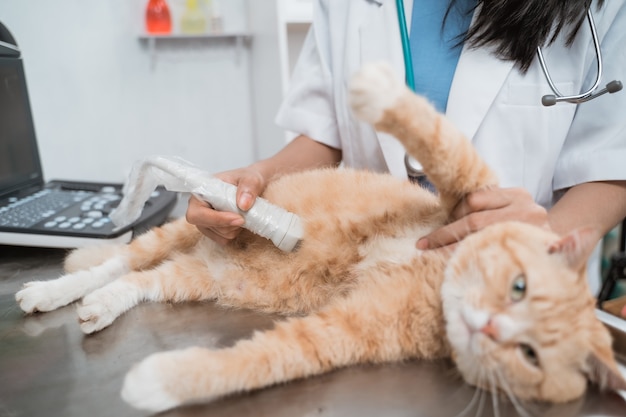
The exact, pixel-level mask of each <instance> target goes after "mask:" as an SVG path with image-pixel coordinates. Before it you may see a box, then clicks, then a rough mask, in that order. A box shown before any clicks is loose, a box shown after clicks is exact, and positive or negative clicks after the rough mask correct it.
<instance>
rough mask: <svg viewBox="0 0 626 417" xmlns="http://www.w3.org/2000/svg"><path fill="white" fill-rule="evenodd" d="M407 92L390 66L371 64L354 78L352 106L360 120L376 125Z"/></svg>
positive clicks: (351, 87) (351, 86) (351, 94)
mask: <svg viewBox="0 0 626 417" xmlns="http://www.w3.org/2000/svg"><path fill="white" fill-rule="evenodd" d="M405 92H406V87H405V86H404V84H403V83H402V82H401V81H400V80H399V78H398V76H397V75H396V74H395V73H394V72H393V69H392V68H391V67H390V66H389V65H388V64H386V63H382V62H380V63H370V64H366V65H364V66H363V68H361V69H360V70H359V71H358V72H357V73H356V74H354V76H353V77H352V81H351V83H350V105H351V106H352V109H353V110H354V113H355V114H356V115H357V117H358V118H359V119H361V120H363V121H366V122H368V123H371V124H373V125H375V124H376V123H378V122H379V121H381V120H382V118H383V115H384V113H385V111H386V110H387V109H390V108H392V107H393V106H394V104H395V103H396V101H397V100H398V99H399V98H400V97H402V95H403V94H405Z"/></svg>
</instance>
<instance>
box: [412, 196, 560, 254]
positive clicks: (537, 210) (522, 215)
mask: <svg viewBox="0 0 626 417" xmlns="http://www.w3.org/2000/svg"><path fill="white" fill-rule="evenodd" d="M452 220H453V221H452V222H451V223H449V224H447V225H445V226H443V227H441V228H439V229H437V230H435V231H434V232H432V233H430V234H429V235H427V236H425V237H423V238H422V239H420V240H419V241H418V242H417V245H416V246H417V248H418V249H422V250H425V249H435V248H440V247H443V246H447V245H451V244H454V243H456V242H458V241H460V240H462V239H463V238H464V237H466V236H467V235H469V234H470V233H473V232H476V231H478V230H481V229H483V228H484V227H486V226H489V225H491V224H494V223H499V222H503V221H507V220H517V221H522V222H526V223H531V224H534V225H537V226H541V227H549V225H548V213H547V211H546V209H545V208H543V207H542V206H540V205H538V204H537V203H535V201H534V200H533V198H532V196H531V195H530V194H529V193H528V191H526V190H525V189H524V188H493V189H489V190H481V191H477V192H474V193H470V194H468V195H467V196H466V197H465V198H464V199H463V200H461V202H460V203H459V204H458V205H457V207H456V208H455V210H454V212H453V213H452Z"/></svg>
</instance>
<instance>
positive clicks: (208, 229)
mask: <svg viewBox="0 0 626 417" xmlns="http://www.w3.org/2000/svg"><path fill="white" fill-rule="evenodd" d="M216 177H217V178H219V179H221V180H222V181H225V182H227V183H230V184H233V185H236V186H237V206H238V207H239V208H240V209H241V210H243V211H248V210H250V208H252V206H253V205H254V201H255V200H256V198H257V196H258V195H259V194H261V193H262V192H263V190H264V189H265V187H266V181H265V179H264V178H263V176H262V175H261V173H260V172H258V171H256V170H254V169H252V168H240V169H236V170H232V171H226V172H222V173H220V174H217V175H216ZM186 218H187V221H188V222H189V223H191V224H193V225H195V226H196V227H197V228H198V230H200V232H202V234H204V235H205V236H207V237H208V238H210V239H212V240H214V241H215V242H217V243H219V244H220V245H225V244H227V243H228V242H230V241H231V240H232V239H234V238H235V237H237V235H238V234H239V232H240V231H241V226H242V225H243V224H244V218H243V217H242V216H241V215H239V214H237V213H229V212H224V211H217V210H214V209H213V208H212V207H211V205H210V204H208V203H206V202H204V201H201V200H198V199H197V198H195V197H193V196H192V197H190V198H189V204H188V206H187V214H186Z"/></svg>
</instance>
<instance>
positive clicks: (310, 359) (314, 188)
mask: <svg viewBox="0 0 626 417" xmlns="http://www.w3.org/2000/svg"><path fill="white" fill-rule="evenodd" d="M350 91H351V102H352V105H353V109H354V111H355V113H356V114H357V115H358V116H359V117H360V118H362V119H363V120H366V121H368V122H370V123H372V124H373V125H374V126H375V127H376V128H377V129H379V130H384V131H387V132H389V133H392V134H394V135H395V136H396V137H398V138H399V139H400V140H401V141H402V143H403V144H404V146H405V147H406V149H407V151H408V152H409V153H410V154H411V155H413V156H415V157H418V159H419V160H420V162H421V163H422V165H423V166H424V169H425V171H426V172H427V174H428V175H429V178H430V179H431V180H432V181H433V183H434V184H435V185H436V187H437V189H438V190H439V198H438V197H435V196H434V195H433V194H431V193H429V192H428V191H425V190H423V189H421V188H419V187H417V186H414V185H411V184H409V183H408V182H406V181H401V180H399V179H395V178H393V177H391V176H389V175H385V174H376V173H371V172H363V171H354V170H349V169H338V170H330V169H329V170H318V171H311V172H304V173H300V174H295V175H290V176H285V177H282V178H280V179H279V180H277V181H276V182H273V183H272V184H270V185H269V186H268V188H267V190H266V192H265V193H264V197H265V198H267V199H268V200H269V201H271V202H273V203H275V204H277V205H279V206H282V207H284V208H285V209H287V210H289V211H292V212H294V213H296V214H298V215H299V216H300V217H301V218H302V219H303V223H304V228H305V234H304V239H303V241H302V243H301V246H300V247H299V248H298V250H297V251H295V252H293V253H283V252H281V251H280V250H278V249H276V248H275V247H274V246H272V244H271V243H270V242H269V241H267V240H265V239H263V238H259V237H257V236H255V235H253V234H251V233H249V232H247V231H245V230H244V231H242V233H241V234H240V236H239V237H238V238H237V239H236V240H235V241H234V242H232V243H231V244H230V245H228V246H226V247H221V246H219V245H217V244H215V243H214V242H213V241H211V240H209V239H207V238H205V237H203V236H202V235H201V234H200V233H199V232H198V231H197V230H196V229H195V228H194V227H193V226H191V225H189V224H187V223H186V222H185V221H184V220H183V219H181V220H178V221H175V222H172V223H169V224H166V225H164V226H163V227H161V228H157V229H154V230H152V231H150V232H148V233H146V234H144V235H142V236H140V237H139V238H137V239H135V240H134V241H133V242H131V243H130V244H129V245H128V246H119V247H110V248H90V249H81V250H78V251H75V252H73V253H72V254H71V255H70V256H69V257H68V259H67V260H66V269H67V271H68V274H67V275H65V276H63V277H61V278H59V279H57V280H53V281H47V282H32V283H28V284H26V285H25V287H24V288H23V289H22V290H21V291H19V292H18V293H17V295H16V299H17V301H18V303H19V305H20V307H21V308H22V309H23V310H24V311H25V312H27V313H32V312H35V311H50V310H53V309H55V308H58V307H61V306H62V305H65V304H68V303H70V302H72V301H74V300H77V299H79V298H81V297H82V298H83V301H82V303H81V304H80V305H79V307H78V310H77V311H78V316H79V319H80V326H81V329H82V330H83V331H84V332H85V333H92V332H95V331H98V330H101V329H103V328H104V327H106V326H108V325H110V324H111V323H112V322H113V321H114V320H115V318H117V317H118V316H119V315H121V314H123V313H124V312H125V311H127V310H128V309H130V308H132V307H133V306H135V305H136V304H138V303H139V302H142V301H159V302H168V301H173V302H179V301H187V300H216V301H217V302H218V303H220V304H223V305H228V306H234V307H249V308H254V309H257V310H263V311H269V312H280V313H284V314H291V313H298V315H297V316H296V317H292V318H288V319H286V320H284V321H280V322H278V323H276V325H275V327H274V328H273V329H272V330H268V331H265V332H257V333H255V334H254V335H253V337H252V338H251V339H249V340H241V341H239V342H238V343H236V344H235V345H234V346H232V347H229V348H226V349H219V350H209V349H203V348H191V349H187V350H180V351H172V352H163V353H158V354H154V355H151V356H149V357H148V358H146V359H145V360H144V361H142V362H140V363H139V364H137V365H136V366H134V367H133V368H132V369H131V370H130V372H129V373H128V375H127V376H126V379H125V381H124V386H123V389H122V397H123V398H124V399H125V400H126V401H127V402H129V403H130V404H131V405H133V406H135V407H138V408H141V409H146V410H151V411H160V410H165V409H168V408H172V407H176V406H179V405H181V404H185V403H190V402H198V401H209V400H211V399H214V398H217V397H220V396H223V395H227V394H230V393H233V392H239V391H246V390H252V389H257V388H261V387H265V386H268V385H272V384H275V383H278V382H283V381H288V380H292V379H295V378H301V377H306V376H311V375H316V374H320V373H322V372H326V371H329V370H331V369H335V368H338V367H342V366H348V365H351V364H357V363H364V362H388V361H400V360H403V359H411V358H440V357H448V356H451V357H452V358H453V359H454V360H455V362H456V363H457V365H458V368H459V370H460V372H461V374H462V375H463V377H464V378H465V379H466V380H467V381H468V382H469V383H471V384H474V385H477V386H481V387H485V388H487V389H490V390H494V391H502V392H505V393H506V394H507V395H510V396H515V397H517V398H521V399H538V400H544V401H551V402H563V401H568V400H571V399H574V398H576V397H579V396H580V395H582V394H583V393H584V391H585V387H586V384H587V382H588V381H591V382H593V383H596V384H599V385H600V386H601V387H604V388H608V389H624V388H625V387H626V383H625V382H624V380H623V378H622V377H621V376H620V374H619V372H618V370H617V368H616V364H615V360H614V358H613V353H612V351H611V339H610V336H609V334H608V332H607V330H606V329H605V328H604V327H603V326H602V324H601V323H600V322H599V321H598V320H597V319H596V317H595V315H594V300H593V297H592V296H591V294H590V292H589V289H588V287H587V283H586V277H585V272H584V270H585V268H584V263H585V257H586V255H587V254H588V251H589V250H590V248H591V247H593V245H594V243H595V241H596V238H597V237H596V236H593V234H592V233H590V232H589V231H585V230H583V231H577V232H574V233H572V234H571V235H568V236H565V237H562V238H561V237H558V236H556V235H555V234H553V233H552V232H549V231H547V230H543V229H540V228H536V227H534V226H529V225H525V224H521V223H502V224H498V225H494V226H491V227H488V228H486V229H484V230H483V231H480V232H477V233H475V234H473V235H471V236H470V237H468V238H466V239H465V240H464V241H463V242H461V243H459V244H458V247H457V249H456V250H455V252H454V253H453V254H452V256H451V257H449V254H448V253H447V252H441V251H426V252H421V251H419V250H417V249H416V247H415V242H416V240H417V239H418V238H419V237H420V236H424V235H425V234H427V233H428V232H429V231H431V230H433V229H435V228H436V227H438V226H440V225H442V224H444V223H445V222H446V220H447V218H448V216H449V213H450V212H451V210H452V209H453V208H454V206H455V205H456V204H457V203H458V201H459V199H460V198H462V197H463V196H464V195H466V194H467V193H469V192H472V191H475V190H479V189H482V188H485V187H491V186H495V185H496V184H497V180H496V178H495V175H494V174H493V173H492V172H491V170H490V169H489V168H488V167H487V166H486V165H485V164H484V162H483V161H482V160H481V159H480V158H479V157H478V155H477V154H476V152H475V151H474V150H473V148H472V147H471V144H470V143H469V141H467V140H466V138H464V137H463V135H462V134H460V133H459V132H458V131H457V130H456V129H455V128H454V127H453V126H452V125H451V124H450V122H449V121H447V120H446V119H445V118H444V117H443V116H441V115H439V114H437V113H436V112H435V110H434V109H433V107H432V106H431V105H430V104H429V103H427V102H426V101H425V100H424V99H422V98H420V97H418V96H415V95H414V94H412V93H411V92H410V91H409V90H407V89H406V88H405V87H404V86H403V84H402V83H401V82H400V81H398V80H397V79H396V78H395V76H394V75H393V73H392V72H391V70H390V69H389V68H387V67H386V66H384V65H370V66H367V67H365V68H364V69H363V70H362V71H360V72H359V74H358V75H357V76H356V77H355V79H354V82H353V84H352V86H351V90H350ZM444 271H445V273H444ZM522 284H523V285H522ZM572 329H575V330H572Z"/></svg>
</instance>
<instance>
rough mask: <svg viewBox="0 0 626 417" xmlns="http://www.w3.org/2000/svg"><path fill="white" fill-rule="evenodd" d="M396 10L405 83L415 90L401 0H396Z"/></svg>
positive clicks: (407, 32)
mask: <svg viewBox="0 0 626 417" xmlns="http://www.w3.org/2000/svg"><path fill="white" fill-rule="evenodd" d="M396 9H397V11H398V26H399V27H400V39H401V40H402V55H403V56H404V71H405V77H404V78H405V82H406V85H407V86H408V87H409V88H410V89H411V90H413V91H415V75H414V74H413V58H411V47H410V45H409V31H408V30H407V27H406V17H405V15H404V3H403V0H396Z"/></svg>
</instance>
